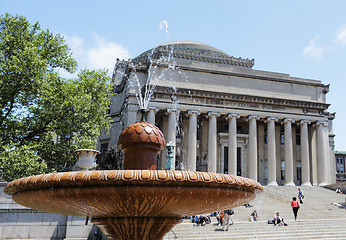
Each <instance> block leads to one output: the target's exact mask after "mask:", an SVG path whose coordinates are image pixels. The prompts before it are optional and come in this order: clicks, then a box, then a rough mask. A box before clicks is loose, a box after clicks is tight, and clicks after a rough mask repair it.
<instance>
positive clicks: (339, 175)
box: [335, 150, 346, 182]
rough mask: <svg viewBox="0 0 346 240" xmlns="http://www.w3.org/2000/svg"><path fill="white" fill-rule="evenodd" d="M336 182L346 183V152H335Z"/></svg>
mask: <svg viewBox="0 0 346 240" xmlns="http://www.w3.org/2000/svg"><path fill="white" fill-rule="evenodd" d="M335 165H336V181H339V182H343V181H346V172H345V170H346V151H338V150H335Z"/></svg>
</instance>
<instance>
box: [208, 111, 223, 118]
mask: <svg viewBox="0 0 346 240" xmlns="http://www.w3.org/2000/svg"><path fill="white" fill-rule="evenodd" d="M212 116H214V117H220V113H217V112H208V117H212Z"/></svg>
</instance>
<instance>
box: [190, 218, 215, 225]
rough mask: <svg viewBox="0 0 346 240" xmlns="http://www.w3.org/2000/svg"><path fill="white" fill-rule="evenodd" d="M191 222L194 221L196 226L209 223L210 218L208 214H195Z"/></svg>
mask: <svg viewBox="0 0 346 240" xmlns="http://www.w3.org/2000/svg"><path fill="white" fill-rule="evenodd" d="M192 222H193V223H195V224H196V225H197V226H199V225H201V226H204V225H205V224H209V223H210V222H211V220H210V217H209V216H204V215H200V216H198V215H196V216H193V217H192Z"/></svg>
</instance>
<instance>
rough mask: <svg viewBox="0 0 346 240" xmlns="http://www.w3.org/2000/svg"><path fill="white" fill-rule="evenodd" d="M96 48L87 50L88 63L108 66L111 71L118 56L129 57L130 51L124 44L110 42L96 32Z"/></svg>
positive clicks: (101, 66) (97, 66)
mask: <svg viewBox="0 0 346 240" xmlns="http://www.w3.org/2000/svg"><path fill="white" fill-rule="evenodd" d="M93 38H94V41H95V43H96V47H95V48H90V49H88V50H87V53H86V57H87V61H88V65H90V66H91V67H92V68H102V69H103V68H107V69H109V71H110V72H111V71H112V70H113V67H114V64H115V62H116V59H117V58H120V59H128V58H129V56H130V55H129V52H128V51H127V49H125V48H124V47H123V46H121V45H119V44H117V43H114V42H108V41H107V40H106V39H105V38H103V37H101V36H99V35H97V34H94V36H93Z"/></svg>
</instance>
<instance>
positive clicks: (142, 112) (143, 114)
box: [140, 108, 147, 122]
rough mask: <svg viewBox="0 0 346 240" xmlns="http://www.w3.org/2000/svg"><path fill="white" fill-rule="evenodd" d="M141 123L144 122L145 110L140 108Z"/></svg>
mask: <svg viewBox="0 0 346 240" xmlns="http://www.w3.org/2000/svg"><path fill="white" fill-rule="evenodd" d="M140 111H141V114H142V116H141V121H142V122H144V121H145V114H146V113H147V110H146V109H145V108H142V109H141V110H140Z"/></svg>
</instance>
